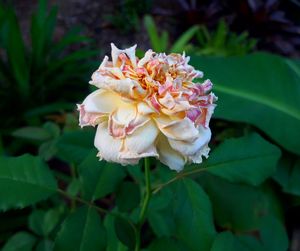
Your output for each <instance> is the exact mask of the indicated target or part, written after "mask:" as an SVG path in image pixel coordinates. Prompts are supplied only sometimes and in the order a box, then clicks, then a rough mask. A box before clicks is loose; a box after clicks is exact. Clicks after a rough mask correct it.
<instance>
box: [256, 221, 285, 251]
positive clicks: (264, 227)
mask: <svg viewBox="0 0 300 251" xmlns="http://www.w3.org/2000/svg"><path fill="white" fill-rule="evenodd" d="M260 236H261V239H262V242H263V244H264V247H265V250H272V251H286V250H287V249H288V247H289V241H288V236H287V232H286V229H285V228H284V226H283V224H282V223H281V222H280V221H279V220H278V219H276V218H275V217H273V216H267V217H264V218H263V220H262V222H261V227H260Z"/></svg>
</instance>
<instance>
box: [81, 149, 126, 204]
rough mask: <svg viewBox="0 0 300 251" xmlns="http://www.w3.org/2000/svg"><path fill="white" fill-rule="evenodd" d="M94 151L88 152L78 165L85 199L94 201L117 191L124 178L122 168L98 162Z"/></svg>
mask: <svg viewBox="0 0 300 251" xmlns="http://www.w3.org/2000/svg"><path fill="white" fill-rule="evenodd" d="M96 154H97V152H96V150H92V151H90V153H89V154H88V156H87V157H86V158H85V159H84V161H83V162H82V163H81V164H80V165H79V169H78V172H79V176H80V180H81V182H82V184H83V193H84V197H85V198H86V199H92V200H96V199H99V198H102V197H104V196H106V195H108V194H110V193H112V192H114V191H116V190H117V188H118V185H119V184H120V182H121V181H122V180H123V178H124V177H125V171H124V167H122V166H120V165H117V164H113V163H108V162H105V161H99V159H98V157H96Z"/></svg>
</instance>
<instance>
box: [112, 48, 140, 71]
mask: <svg viewBox="0 0 300 251" xmlns="http://www.w3.org/2000/svg"><path fill="white" fill-rule="evenodd" d="M135 49H136V45H134V46H132V47H130V48H127V49H125V50H120V49H119V48H117V47H116V46H115V45H114V44H113V43H111V58H112V62H113V66H117V61H118V57H119V55H120V54H121V53H125V54H126V55H127V56H128V57H129V59H130V62H131V64H132V66H133V67H136V56H135Z"/></svg>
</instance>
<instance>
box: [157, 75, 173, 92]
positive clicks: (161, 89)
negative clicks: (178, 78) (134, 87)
mask: <svg viewBox="0 0 300 251" xmlns="http://www.w3.org/2000/svg"><path fill="white" fill-rule="evenodd" d="M172 87H173V82H172V80H171V79H170V77H168V78H167V80H166V82H165V83H164V84H163V85H161V86H159V88H158V94H159V95H164V94H165V93H166V92H168V91H170V90H171V89H172Z"/></svg>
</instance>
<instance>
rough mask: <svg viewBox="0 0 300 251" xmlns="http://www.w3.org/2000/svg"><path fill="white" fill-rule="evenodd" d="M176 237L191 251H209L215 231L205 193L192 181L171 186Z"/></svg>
mask: <svg viewBox="0 0 300 251" xmlns="http://www.w3.org/2000/svg"><path fill="white" fill-rule="evenodd" d="M172 187H173V189H172V191H173V205H172V209H173V213H174V220H175V224H176V227H175V229H176V237H177V238H178V239H179V240H181V241H182V242H183V243H184V244H186V246H187V247H188V248H189V249H191V250H192V251H194V250H195V251H198V250H209V249H210V247H211V245H212V242H213V239H214V236H215V235H216V230H215V227H214V223H213V216H212V208H211V205H210V201H209V198H208V196H207V195H206V193H205V192H204V191H203V190H202V188H201V187H200V186H199V185H198V184H197V183H195V182H194V181H192V180H189V179H184V180H181V181H178V182H176V183H175V184H173V185H172Z"/></svg>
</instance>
